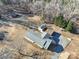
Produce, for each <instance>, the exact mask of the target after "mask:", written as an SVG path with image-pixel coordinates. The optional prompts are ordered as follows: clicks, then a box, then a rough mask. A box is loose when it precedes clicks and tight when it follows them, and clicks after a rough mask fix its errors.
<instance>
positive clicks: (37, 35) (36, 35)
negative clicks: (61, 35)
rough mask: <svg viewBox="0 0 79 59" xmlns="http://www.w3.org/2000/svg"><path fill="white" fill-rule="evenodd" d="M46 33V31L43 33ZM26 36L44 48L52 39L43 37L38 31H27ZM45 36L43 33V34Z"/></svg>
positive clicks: (46, 47)
mask: <svg viewBox="0 0 79 59" xmlns="http://www.w3.org/2000/svg"><path fill="white" fill-rule="evenodd" d="M45 34H46V33H45ZM26 36H27V37H28V38H29V39H31V40H32V41H34V43H35V44H37V45H38V46H40V47H41V48H45V49H48V47H49V45H50V44H51V42H52V40H50V39H49V38H43V37H42V36H41V33H38V32H34V31H28V32H27V33H26ZM44 36H45V35H44Z"/></svg>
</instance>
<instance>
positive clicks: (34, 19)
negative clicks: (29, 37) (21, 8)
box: [28, 16, 41, 24]
mask: <svg viewBox="0 0 79 59" xmlns="http://www.w3.org/2000/svg"><path fill="white" fill-rule="evenodd" d="M28 19H29V20H30V21H32V22H34V23H35V24H39V23H40V22H41V21H40V20H41V17H40V16H33V17H28Z"/></svg>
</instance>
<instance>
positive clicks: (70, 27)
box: [66, 21, 73, 32]
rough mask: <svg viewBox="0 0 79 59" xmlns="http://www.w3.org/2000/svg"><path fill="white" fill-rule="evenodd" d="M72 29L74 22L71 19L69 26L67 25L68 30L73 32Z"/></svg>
mask: <svg viewBox="0 0 79 59" xmlns="http://www.w3.org/2000/svg"><path fill="white" fill-rule="evenodd" d="M72 30H73V22H72V21H69V23H68V24H67V27H66V31H70V32H72Z"/></svg>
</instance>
